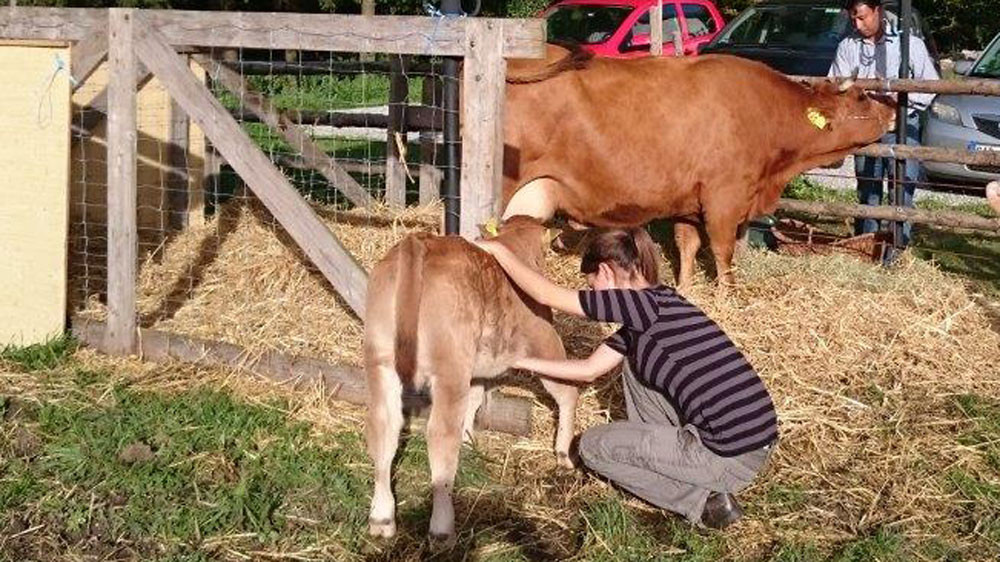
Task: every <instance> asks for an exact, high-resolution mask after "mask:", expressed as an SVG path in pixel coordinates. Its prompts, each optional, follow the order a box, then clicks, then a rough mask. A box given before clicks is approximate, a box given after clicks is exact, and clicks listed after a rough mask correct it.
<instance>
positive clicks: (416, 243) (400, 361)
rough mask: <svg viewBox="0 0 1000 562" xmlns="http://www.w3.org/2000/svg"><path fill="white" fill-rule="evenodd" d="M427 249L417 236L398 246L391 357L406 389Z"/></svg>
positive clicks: (412, 374)
mask: <svg viewBox="0 0 1000 562" xmlns="http://www.w3.org/2000/svg"><path fill="white" fill-rule="evenodd" d="M426 253H427V247H426V246H425V245H424V243H423V241H422V240H420V239H419V238H418V237H417V236H412V235H411V236H407V237H406V238H404V239H403V241H402V242H400V245H399V259H398V260H396V266H397V267H398V268H399V269H398V270H397V272H396V337H395V344H394V355H395V360H396V373H398V374H399V378H400V379H401V380H402V381H403V383H404V384H406V385H412V384H413V381H414V377H415V375H416V368H417V321H418V319H419V318H420V293H421V291H422V290H423V277H424V267H423V265H424V255H425V254H426Z"/></svg>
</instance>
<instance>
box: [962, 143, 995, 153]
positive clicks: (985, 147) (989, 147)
mask: <svg viewBox="0 0 1000 562" xmlns="http://www.w3.org/2000/svg"><path fill="white" fill-rule="evenodd" d="M969 148H970V149H972V151H973V152H1000V144H979V143H975V142H970V143H969Z"/></svg>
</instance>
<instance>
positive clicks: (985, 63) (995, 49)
mask: <svg viewBox="0 0 1000 562" xmlns="http://www.w3.org/2000/svg"><path fill="white" fill-rule="evenodd" d="M969 76H978V77H980V78H1000V35H998V36H997V37H996V38H995V39H993V43H991V44H990V46H989V47H987V48H986V52H985V53H983V56H981V57H979V61H978V62H976V66H974V67H972V71H971V72H969Z"/></svg>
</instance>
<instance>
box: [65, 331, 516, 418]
mask: <svg viewBox="0 0 1000 562" xmlns="http://www.w3.org/2000/svg"><path fill="white" fill-rule="evenodd" d="M71 325H72V332H73V336H74V337H75V338H76V339H77V340H79V341H80V342H82V343H84V344H85V345H87V346H90V347H93V348H95V349H97V350H98V351H103V352H105V353H115V349H114V348H112V347H109V346H108V345H107V343H106V342H105V341H104V332H105V331H106V330H107V326H106V325H105V324H104V323H103V322H98V321H95V320H88V319H85V318H80V317H76V318H73V319H72V322H71ZM138 335H139V338H138V339H139V341H138V345H137V348H136V350H135V351H136V352H137V354H138V355H139V356H140V357H142V358H143V359H146V360H151V361H181V362H184V363H192V364H195V365H204V366H211V367H221V368H227V369H236V370H238V371H244V372H249V373H254V374H256V375H259V376H262V377H264V378H266V379H270V380H272V381H275V382H278V383H281V384H287V385H288V386H289V387H290V388H292V389H296V390H297V389H304V388H307V387H309V386H311V385H314V384H320V383H321V384H322V385H323V390H324V391H325V392H326V394H327V396H329V397H330V398H333V399H335V400H343V401H345V402H350V403H352V404H365V403H366V402H367V401H368V389H367V383H366V380H365V375H364V372H362V370H361V369H360V368H358V367H355V366H353V365H334V364H331V363H328V362H326V361H323V360H321V359H315V358H311V357H301V356H294V355H286V354H282V353H277V352H274V351H268V352H264V353H252V352H251V351H249V350H247V349H245V348H242V347H240V346H237V345H233V344H229V343H224V342H218V341H208V340H203V339H198V338H192V337H187V336H183V335H180V334H174V333H171V332H165V331H161V330H153V329H150V328H141V329H139V330H138ZM403 408H404V409H405V410H407V411H408V412H410V413H411V414H412V415H417V416H426V415H427V414H428V413H429V410H430V397H429V396H427V395H426V394H419V393H413V392H408V393H406V394H404V395H403ZM531 410H532V403H531V401H530V400H528V399H526V398H521V397H517V396H510V395H507V394H504V393H502V392H499V391H492V392H489V393H487V399H486V401H485V402H484V403H483V406H482V408H480V410H479V414H478V415H477V416H476V427H477V428H479V429H489V430H493V431H502V432H504V433H511V434H514V435H530V434H531Z"/></svg>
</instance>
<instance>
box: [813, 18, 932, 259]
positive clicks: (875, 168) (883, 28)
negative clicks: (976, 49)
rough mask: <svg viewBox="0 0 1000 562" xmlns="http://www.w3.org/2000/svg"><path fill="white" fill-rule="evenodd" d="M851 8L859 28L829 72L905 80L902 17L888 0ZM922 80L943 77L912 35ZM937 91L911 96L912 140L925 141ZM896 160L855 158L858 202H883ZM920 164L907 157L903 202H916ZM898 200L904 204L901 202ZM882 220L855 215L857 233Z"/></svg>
mask: <svg viewBox="0 0 1000 562" xmlns="http://www.w3.org/2000/svg"><path fill="white" fill-rule="evenodd" d="M844 9H845V10H847V12H848V15H849V16H850V18H851V24H852V25H853V27H854V31H855V32H854V33H852V34H850V35H849V36H848V37H845V38H844V39H843V40H842V41H841V42H840V45H839V46H838V47H837V55H836V57H835V58H834V60H833V64H832V65H831V66H830V72H829V76H831V77H844V76H852V75H855V74H857V77H858V78H878V79H883V78H891V79H895V78H900V76H899V62H900V44H901V43H902V41H901V39H902V31H901V29H902V26H901V25H899V23H898V18H896V17H895V15H893V14H888V16H889V17H891V18H892V19H893V21H892V22H890V21H888V18H887V17H886V16H887V14H886V12H885V8H884V7H883V6H882V0H846V2H845V4H844ZM904 78H916V79H921V80H937V79H938V78H939V76H938V72H937V69H936V68H935V67H934V61H933V60H931V56H930V54H929V53H928V52H927V46H926V45H925V44H924V42H923V40H921V39H920V38H919V37H916V36H914V35H912V34H911V35H910V65H909V76H905V77H904ZM933 99H934V94H917V93H914V94H910V96H909V107H908V113H907V118H906V139H907V144H920V117H921V114H922V113H923V112H924V111H925V110H926V109H927V107H928V106H930V104H931V101H933ZM882 142H883V143H889V144H894V143H895V142H896V137H895V133H894V132H892V133H887V134H886V135H885V136H884V137H882ZM895 165H896V163H895V161H893V160H891V159H889V158H880V157H872V156H855V157H854V174H855V176H857V179H858V202H859V203H861V204H862V205H881V204H882V197H883V195H882V193H883V187H882V178H883V177H886V176H888V178H889V182H890V185H891V184H892V180H893V178H894V177H895V172H896V170H895ZM920 172H921V166H920V162H919V161H917V160H914V159H908V160H906V174H905V177H904V184H903V189H904V194H903V205H904V206H906V207H912V206H913V192H914V190H915V189H916V182H917V181H918V180H919V179H920ZM897 204H898V203H897ZM911 227H912V225H911V224H910V223H905V224H904V225H903V245H907V244H909V243H910V230H911ZM878 228H879V225H878V221H876V220H874V219H855V221H854V233H855V234H864V233H866V232H875V231H876V230H878Z"/></svg>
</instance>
